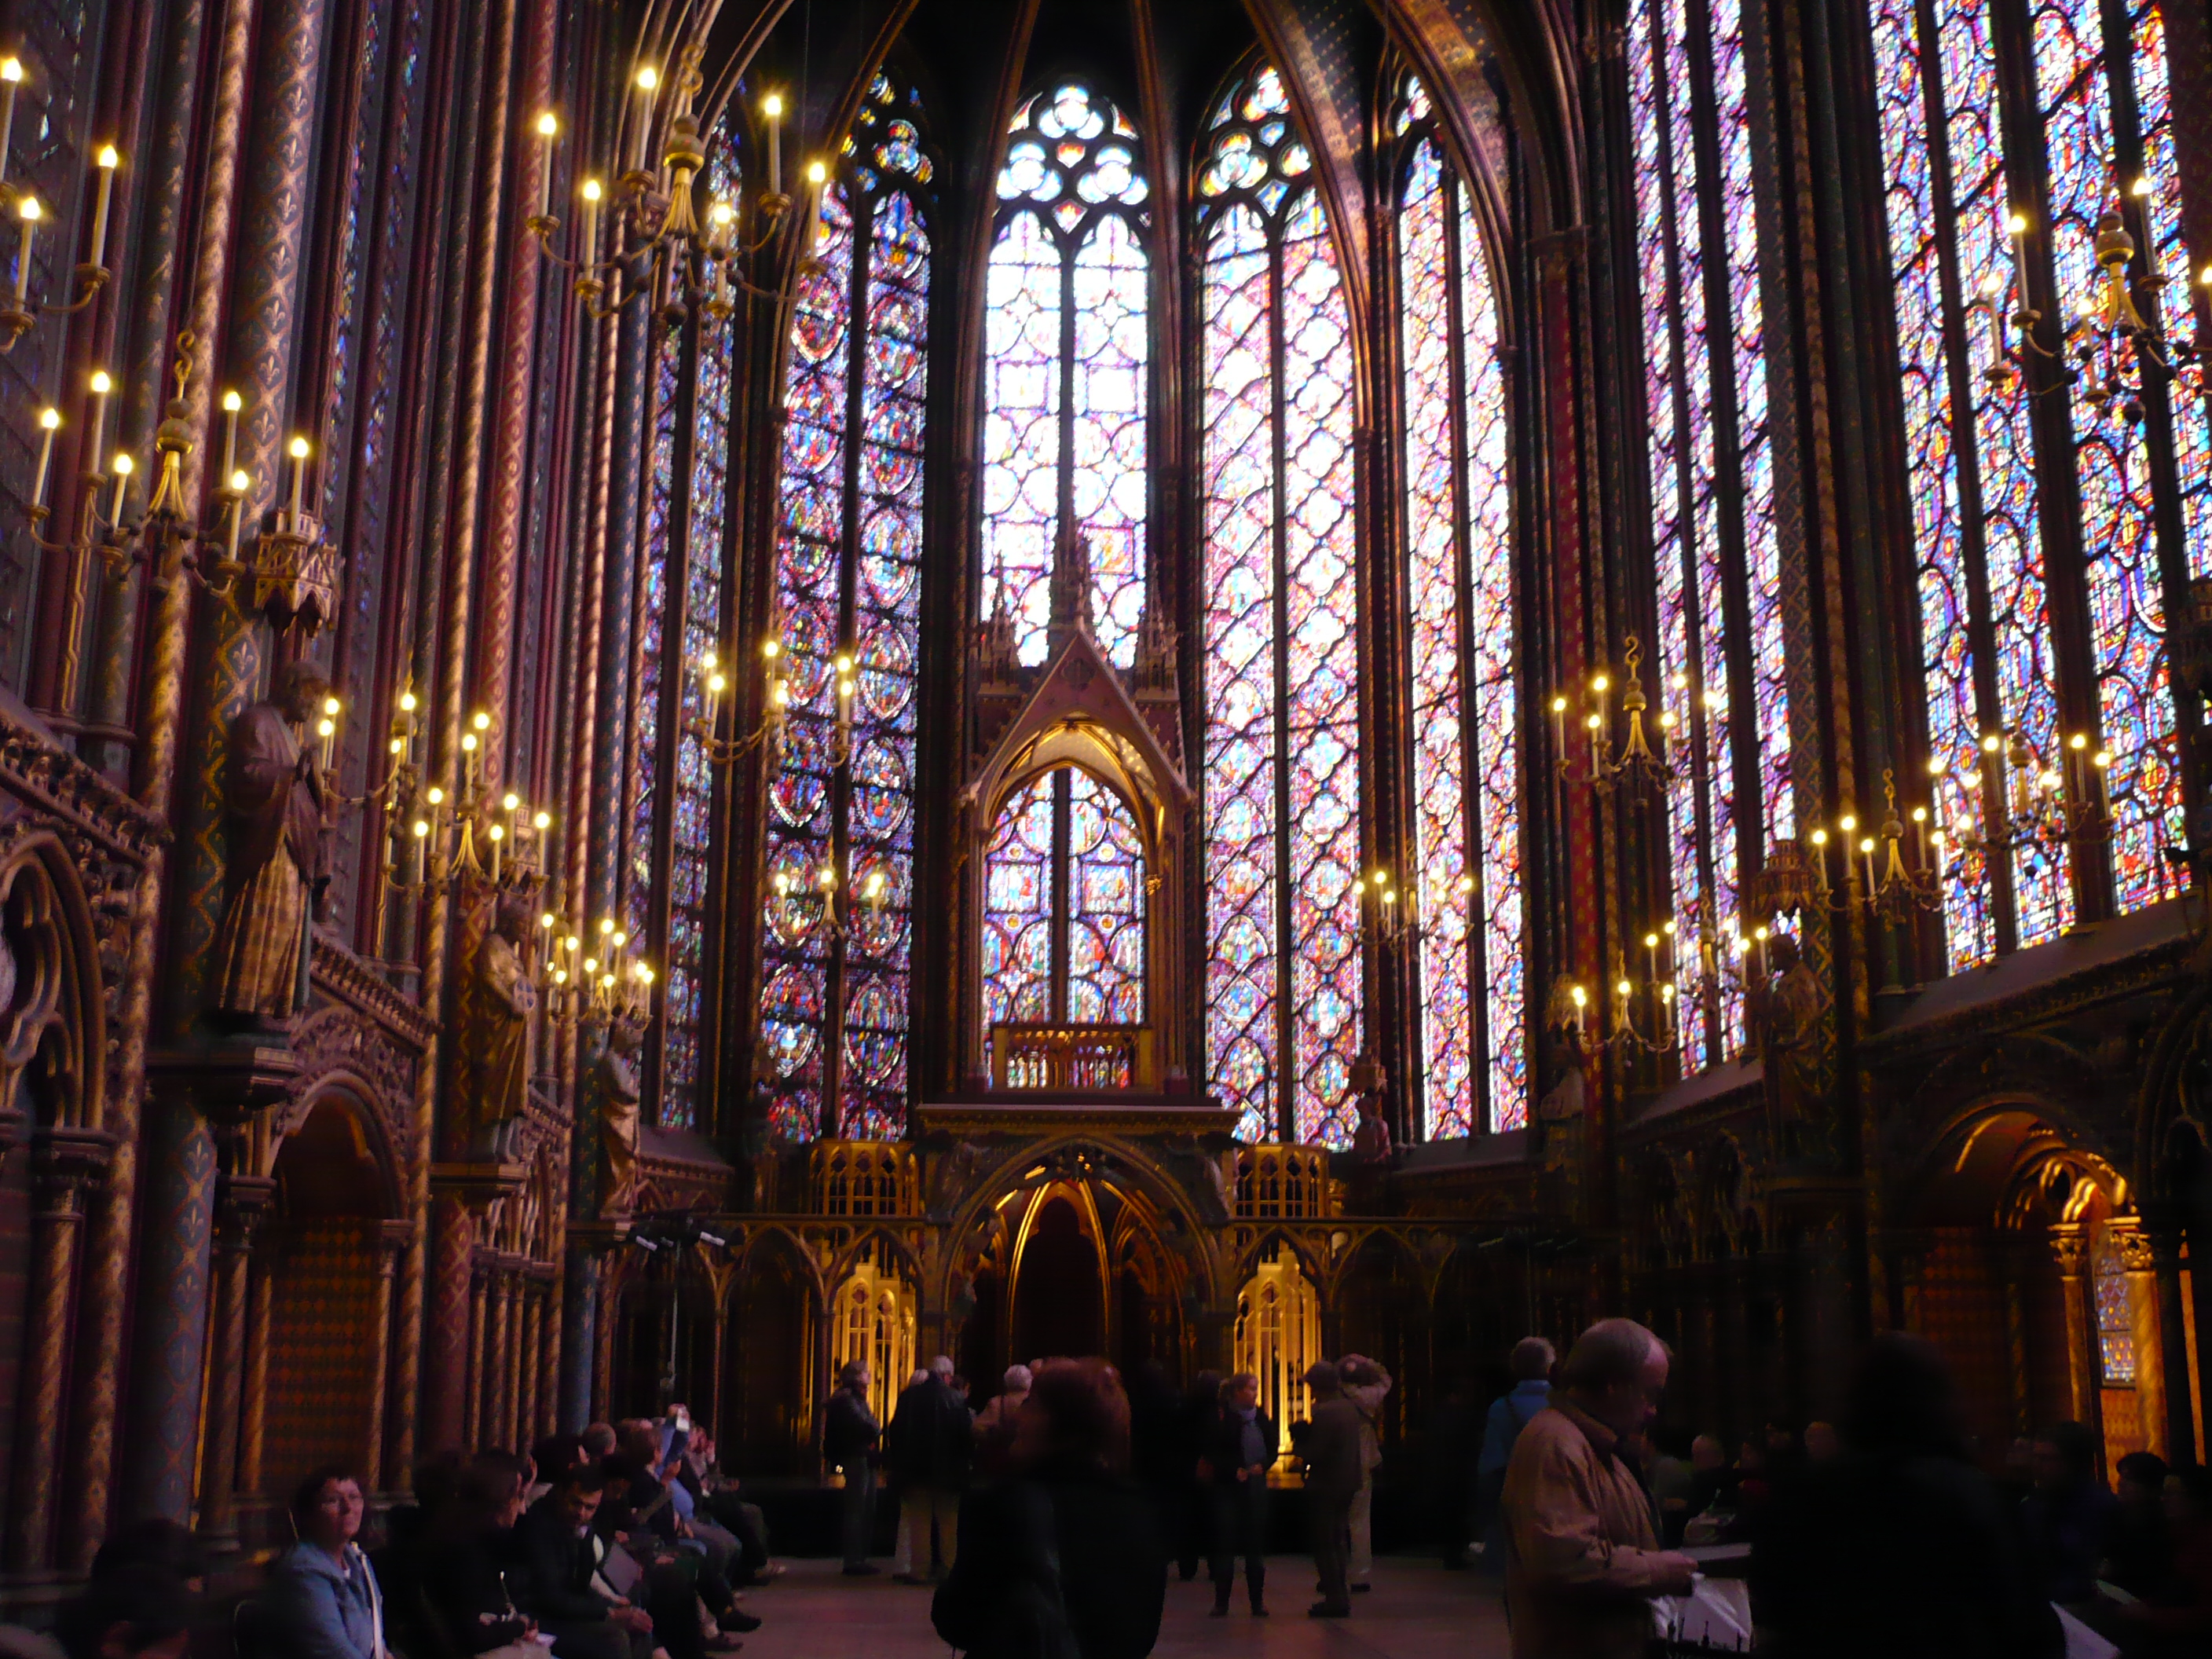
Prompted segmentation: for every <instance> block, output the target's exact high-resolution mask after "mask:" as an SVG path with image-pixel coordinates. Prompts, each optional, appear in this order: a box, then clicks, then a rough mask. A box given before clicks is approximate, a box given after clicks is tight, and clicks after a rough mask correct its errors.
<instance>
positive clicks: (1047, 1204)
mask: <svg viewBox="0 0 2212 1659" xmlns="http://www.w3.org/2000/svg"><path fill="white" fill-rule="evenodd" d="M1088 1200H1089V1194H1087V1193H1086V1192H1085V1191H1084V1190H1083V1189H1081V1188H1075V1189H1073V1190H1072V1191H1062V1190H1057V1189H1048V1190H1046V1191H1045V1192H1044V1193H1042V1194H1039V1196H1038V1199H1037V1201H1036V1203H1034V1204H1033V1205H1031V1206H1030V1212H1029V1214H1028V1216H1027V1217H1025V1218H1024V1221H1023V1224H1022V1229H1021V1234H1020V1237H1019V1238H1018V1240H1017V1242H1016V1244H1015V1249H1014V1273H1013V1286H1012V1289H1013V1295H1012V1298H1011V1299H1012V1304H1013V1339H1014V1340H1013V1352H1014V1357H1015V1358H1017V1359H1018V1360H1021V1361H1022V1362H1024V1364H1026V1363H1027V1362H1028V1361H1030V1360H1032V1359H1046V1358H1054V1359H1079V1358H1085V1357H1087V1356H1090V1355H1092V1354H1103V1353H1104V1352H1106V1276H1105V1262H1104V1260H1103V1256H1102V1255H1101V1252H1100V1250H1099V1247H1098V1223H1097V1214H1096V1212H1095V1210H1094V1209H1093V1206H1091V1204H1090V1202H1089V1201H1088Z"/></svg>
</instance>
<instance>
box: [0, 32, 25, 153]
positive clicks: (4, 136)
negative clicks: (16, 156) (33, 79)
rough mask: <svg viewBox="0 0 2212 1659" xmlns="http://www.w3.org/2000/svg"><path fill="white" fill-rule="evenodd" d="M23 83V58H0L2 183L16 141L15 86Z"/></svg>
mask: <svg viewBox="0 0 2212 1659" xmlns="http://www.w3.org/2000/svg"><path fill="white" fill-rule="evenodd" d="M22 84H23V60H22V59H21V58H0V183H4V182H5V181H6V179H7V177H8V152H9V149H12V148H13V147H14V145H15V88H18V87H20V86H21V85H22Z"/></svg>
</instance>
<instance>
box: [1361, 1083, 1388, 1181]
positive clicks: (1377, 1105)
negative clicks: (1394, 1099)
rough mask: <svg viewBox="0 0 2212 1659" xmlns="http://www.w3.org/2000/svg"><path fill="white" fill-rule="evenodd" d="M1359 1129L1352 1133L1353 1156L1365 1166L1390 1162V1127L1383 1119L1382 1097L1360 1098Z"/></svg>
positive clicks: (1363, 1096) (1375, 1095) (1369, 1095)
mask: <svg viewBox="0 0 2212 1659" xmlns="http://www.w3.org/2000/svg"><path fill="white" fill-rule="evenodd" d="M1358 1111H1359V1127H1358V1128H1356V1129H1354V1130H1353V1131H1352V1156H1353V1157H1354V1158H1358V1160H1359V1161H1360V1162H1361V1163H1363V1164H1387V1163H1389V1160H1390V1126H1389V1123H1387V1122H1386V1121H1384V1120H1383V1097H1382V1096H1381V1095H1379V1094H1363V1095H1361V1096H1360V1097H1359V1104H1358Z"/></svg>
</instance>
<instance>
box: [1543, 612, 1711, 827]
mask: <svg viewBox="0 0 2212 1659" xmlns="http://www.w3.org/2000/svg"><path fill="white" fill-rule="evenodd" d="M1642 662H1643V647H1642V646H1641V645H1640V644H1639V643H1638V640H1637V637H1636V635H1633V634H1631V635H1629V636H1628V639H1627V641H1626V649H1625V650H1624V652H1623V653H1622V659H1621V676H1620V719H1621V720H1625V721H1626V722H1627V729H1626V732H1625V733H1624V734H1623V735H1622V736H1621V737H1620V739H1619V740H1618V741H1616V740H1615V739H1614V737H1613V708H1612V703H1611V701H1610V699H1611V696H1612V692H1613V675H1612V673H1611V671H1610V670H1601V671H1599V672H1597V673H1595V674H1594V675H1592V676H1591V677H1590V679H1589V685H1588V688H1587V690H1585V691H1584V692H1583V694H1582V695H1581V697H1580V706H1579V708H1578V709H1577V710H1576V711H1575V712H1577V714H1579V717H1580V719H1581V721H1582V726H1583V731H1584V732H1586V733H1587V734H1588V737H1589V741H1588V743H1587V744H1586V745H1584V754H1583V763H1582V767H1581V769H1579V770H1577V767H1576V763H1575V751H1574V750H1573V749H1572V748H1571V747H1570V746H1569V744H1568V742H1567V717H1568V714H1569V712H1570V705H1569V699H1568V697H1567V695H1566V694H1565V692H1559V693H1555V694H1554V695H1553V698H1552V751H1553V757H1554V758H1553V765H1554V767H1555V768H1556V769H1558V772H1559V776H1560V777H1561V778H1562V779H1564V780H1565V781H1566V782H1568V783H1570V784H1573V785H1577V786H1580V787H1586V788H1590V789H1595V790H1597V791H1599V792H1600V793H1606V792H1609V791H1611V790H1613V789H1614V788H1617V787H1622V786H1623V785H1626V788H1627V790H1628V794H1629V799H1631V800H1632V801H1633V802H1635V803H1637V804H1638V805H1642V804H1643V803H1644V801H1645V800H1647V799H1649V798H1650V795H1651V794H1652V793H1654V792H1656V793H1665V791H1666V789H1667V787H1668V785H1669V784H1671V783H1672V782H1674V776H1675V774H1674V768H1673V767H1672V766H1671V765H1670V764H1669V763H1668V760H1667V758H1666V757H1664V756H1663V755H1662V754H1661V753H1659V752H1658V751H1656V750H1654V749H1653V748H1652V747H1651V738H1650V734H1649V733H1647V732H1645V730H1644V715H1645V714H1647V713H1648V712H1649V711H1650V703H1649V702H1647V701H1646V700H1645V697H1644V682H1643V680H1642V679H1641V678H1638V674H1637V670H1638V667H1639V666H1640V665H1642ZM1686 684H1687V682H1686V681H1678V682H1677V689H1678V690H1681V689H1684V688H1685V687H1686ZM1656 719H1657V725H1658V730H1659V735H1660V741H1661V743H1662V744H1664V743H1665V742H1666V741H1667V740H1668V738H1671V737H1672V735H1673V733H1674V727H1675V726H1676V724H1677V723H1678V722H1677V716H1676V714H1675V713H1674V710H1673V709H1671V708H1662V709H1661V710H1660V711H1659V713H1658V715H1657V717H1656Z"/></svg>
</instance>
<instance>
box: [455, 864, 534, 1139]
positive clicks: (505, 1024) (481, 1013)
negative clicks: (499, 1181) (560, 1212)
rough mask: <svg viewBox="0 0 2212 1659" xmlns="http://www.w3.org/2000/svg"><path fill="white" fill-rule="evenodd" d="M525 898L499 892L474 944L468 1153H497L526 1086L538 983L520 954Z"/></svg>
mask: <svg viewBox="0 0 2212 1659" xmlns="http://www.w3.org/2000/svg"><path fill="white" fill-rule="evenodd" d="M529 913H530V902H529V899H528V896H526V895H525V894H522V893H520V892H507V893H502V894H501V895H500V896H499V899H498V901H497V902H496V903H495V907H494V909H493V915H492V929H491V932H489V933H487V934H485V935H484V938H483V943H482V944H481V945H478V946H477V959H476V971H475V972H474V973H473V974H472V975H471V976H470V982H469V987H468V990H469V995H468V999H467V1005H466V1012H465V1019H464V1024H463V1036H462V1042H463V1045H464V1046H463V1048H462V1053H463V1054H464V1055H465V1059H466V1061H467V1066H468V1072H469V1083H470V1088H469V1092H468V1098H467V1099H466V1101H465V1102H464V1103H463V1104H464V1108H465V1110H467V1112H468V1114H469V1116H468V1123H467V1130H466V1139H467V1143H468V1144H467V1156H469V1157H470V1158H492V1159H498V1158H502V1157H503V1156H504V1153H505V1150H506V1147H507V1143H508V1141H509V1140H510V1139H511V1138H512V1135H513V1129H512V1128H511V1127H510V1126H511V1125H514V1124H517V1123H519V1122H520V1120H521V1118H522V1115H523V1110H524V1107H525V1105H526V1103H527V1102H528V1100H529V1089H530V1054H531V1043H530V1018H531V1016H532V1014H534V1013H536V1012H538V987H536V986H535V985H533V984H532V982H531V978H530V965H529V963H528V961H527V959H526V957H525V956H524V953H523V942H524V940H525V939H527V938H528V936H529V932H528V930H529V926H530V923H529Z"/></svg>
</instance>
